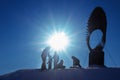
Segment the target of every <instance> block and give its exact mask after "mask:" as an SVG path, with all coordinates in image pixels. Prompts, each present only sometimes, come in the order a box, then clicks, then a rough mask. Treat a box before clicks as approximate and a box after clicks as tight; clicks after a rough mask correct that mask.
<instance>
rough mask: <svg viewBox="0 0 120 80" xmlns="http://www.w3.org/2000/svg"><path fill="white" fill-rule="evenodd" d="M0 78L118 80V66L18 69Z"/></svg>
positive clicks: (2, 79) (6, 79)
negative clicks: (43, 69)
mask: <svg viewBox="0 0 120 80" xmlns="http://www.w3.org/2000/svg"><path fill="white" fill-rule="evenodd" d="M0 80H120V68H98V69H95V68H94V69H90V68H89V69H82V68H81V69H64V70H49V71H40V70H39V69H31V70H18V71H16V72H12V73H9V74H5V75H3V76H0Z"/></svg>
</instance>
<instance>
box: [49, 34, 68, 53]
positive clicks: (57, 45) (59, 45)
mask: <svg viewBox="0 0 120 80" xmlns="http://www.w3.org/2000/svg"><path fill="white" fill-rule="evenodd" d="M48 44H49V46H51V48H52V49H53V50H55V51H60V50H64V49H65V48H66V47H67V46H68V44H69V39H68V36H67V35H66V34H65V33H64V32H59V33H55V34H53V35H51V36H50V39H49V40H48Z"/></svg>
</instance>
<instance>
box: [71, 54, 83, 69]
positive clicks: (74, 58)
mask: <svg viewBox="0 0 120 80" xmlns="http://www.w3.org/2000/svg"><path fill="white" fill-rule="evenodd" d="M71 58H72V60H73V66H72V67H71V68H77V67H81V65H80V61H79V59H78V58H76V57H75V56H72V57H71Z"/></svg>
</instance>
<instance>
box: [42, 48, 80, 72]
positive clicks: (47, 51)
mask: <svg viewBox="0 0 120 80" xmlns="http://www.w3.org/2000/svg"><path fill="white" fill-rule="evenodd" d="M47 57H48V62H46V59H47ZM41 58H42V65H41V70H50V69H52V61H53V60H54V69H65V66H64V65H63V63H64V61H63V60H60V62H59V56H58V54H57V52H55V53H54V56H53V57H52V56H51V55H50V47H46V48H45V49H44V50H43V52H42V54H41ZM71 58H72V60H73V66H72V67H71V68H75V67H81V65H80V61H79V59H77V58H76V57H75V56H72V57H71ZM58 62H59V63H58ZM46 63H47V64H48V69H47V68H46Z"/></svg>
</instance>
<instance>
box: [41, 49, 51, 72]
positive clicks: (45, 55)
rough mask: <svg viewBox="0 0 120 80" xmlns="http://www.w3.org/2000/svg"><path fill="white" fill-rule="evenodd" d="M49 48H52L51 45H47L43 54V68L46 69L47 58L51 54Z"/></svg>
mask: <svg viewBox="0 0 120 80" xmlns="http://www.w3.org/2000/svg"><path fill="white" fill-rule="evenodd" d="M49 50H50V47H46V48H45V49H44V50H43V52H42V54H41V58H42V66H41V70H46V58H47V56H48V54H49Z"/></svg>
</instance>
